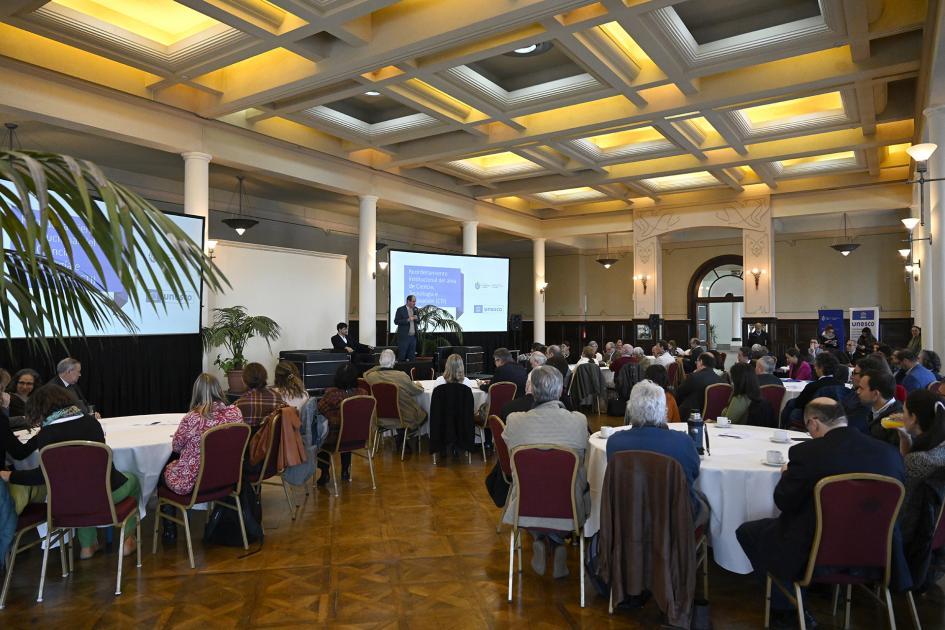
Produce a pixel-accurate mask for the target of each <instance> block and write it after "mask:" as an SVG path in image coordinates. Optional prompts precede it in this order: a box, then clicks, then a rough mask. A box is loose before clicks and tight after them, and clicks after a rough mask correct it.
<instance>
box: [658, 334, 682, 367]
mask: <svg viewBox="0 0 945 630" xmlns="http://www.w3.org/2000/svg"><path fill="white" fill-rule="evenodd" d="M667 348H668V344H667V343H666V342H665V341H663V340H662V339H661V340H659V341H657V342H656V343H654V344H653V361H654V362H656V363H658V364H660V365H662V366H663V367H664V368H669V366H670V365H672V364H673V363H675V362H676V359H674V358H673V355H671V354H670V353H669V352H668V351H667Z"/></svg>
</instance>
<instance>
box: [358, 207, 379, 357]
mask: <svg viewBox="0 0 945 630" xmlns="http://www.w3.org/2000/svg"><path fill="white" fill-rule="evenodd" d="M358 199H359V201H360V210H361V220H360V224H359V232H358V341H360V342H361V343H363V344H365V345H368V346H376V345H377V286H376V285H377V282H376V280H375V278H376V276H377V197H375V196H374V195H363V196H361V197H358Z"/></svg>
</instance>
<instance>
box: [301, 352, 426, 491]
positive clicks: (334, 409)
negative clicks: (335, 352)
mask: <svg viewBox="0 0 945 630" xmlns="http://www.w3.org/2000/svg"><path fill="white" fill-rule="evenodd" d="M384 352H390V353H391V354H392V355H393V354H394V351H393V350H384ZM384 352H382V353H381V356H383V355H384ZM395 359H396V357H395ZM391 365H393V363H391ZM401 374H404V373H403V372H401ZM404 376H407V375H406V374H404ZM370 395H371V392H368V391H365V390H364V389H361V388H360V387H358V369H357V368H356V367H354V365H352V364H351V363H343V364H341V365H339V366H338V369H337V370H335V380H334V382H333V385H332V387H328V388H326V389H325V393H324V394H323V395H322V397H321V398H319V399H318V413H319V414H321V416H322V417H323V418H325V421H326V424H327V425H328V428H327V435H326V436H325V439H324V440H323V441H322V444H326V445H332V444H335V443H336V442H337V441H338V432H339V431H340V430H341V403H342V402H344V400H345V399H346V398H351V397H352V396H370ZM410 399H411V400H413V396H412V395H411V396H410ZM316 463H317V464H318V470H319V471H320V474H319V476H318V480H317V481H316V482H315V483H317V484H318V485H320V486H324V485H325V484H327V483H328V482H329V481H331V473H330V469H331V467H330V465H329V463H328V460H327V459H323V458H322V457H319V458H318V461H317V462H316ZM349 479H351V453H350V452H349V453H342V454H341V480H342V481H348V480H349Z"/></svg>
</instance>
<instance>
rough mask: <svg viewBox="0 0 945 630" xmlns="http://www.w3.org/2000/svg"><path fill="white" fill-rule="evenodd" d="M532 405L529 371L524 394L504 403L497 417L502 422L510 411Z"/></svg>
mask: <svg viewBox="0 0 945 630" xmlns="http://www.w3.org/2000/svg"><path fill="white" fill-rule="evenodd" d="M533 371H534V370H533ZM562 382H563V381H562ZM534 406H535V396H534V394H532V372H529V373H528V378H526V379H525V395H524V396H521V397H519V398H513V399H512V400H510V401H509V402H507V403H505V405H504V406H503V407H502V409H500V410H499V419H500V420H502V422H505V421H506V420H507V419H508V417H509V414H510V413H516V412H519V411H529V410H530V409H531V408H532V407H534ZM487 431H488V430H487ZM489 433H491V431H489Z"/></svg>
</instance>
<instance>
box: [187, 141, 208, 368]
mask: <svg viewBox="0 0 945 630" xmlns="http://www.w3.org/2000/svg"><path fill="white" fill-rule="evenodd" d="M181 157H183V158H184V213H185V214H190V215H193V216H197V217H203V246H204V251H207V241H208V240H209V234H210V160H211V159H212V158H213V156H211V155H209V154H207V153H198V152H196V151H188V152H187V153H181ZM210 301H211V300H210V291H208V290H207V287H206V286H204V287H203V303H202V304H201V305H200V321H201V324H202V325H203V326H207V325H208V324H209V323H210ZM209 368H210V358H209V356H208V355H207V353H204V355H203V371H204V372H206V371H207V370H208V369H209Z"/></svg>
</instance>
